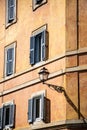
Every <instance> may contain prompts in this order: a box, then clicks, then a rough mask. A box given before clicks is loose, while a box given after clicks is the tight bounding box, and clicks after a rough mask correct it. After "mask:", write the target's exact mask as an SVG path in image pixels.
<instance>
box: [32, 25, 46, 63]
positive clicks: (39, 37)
mask: <svg viewBox="0 0 87 130" xmlns="http://www.w3.org/2000/svg"><path fill="white" fill-rule="evenodd" d="M47 42H48V41H47V31H46V26H44V27H42V28H40V29H38V30H37V31H35V32H33V33H32V36H31V38H30V64H31V65H34V64H36V63H38V62H41V61H44V60H46V59H47V47H48V46H47V44H48V43H47Z"/></svg>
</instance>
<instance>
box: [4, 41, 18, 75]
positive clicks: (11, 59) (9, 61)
mask: <svg viewBox="0 0 87 130" xmlns="http://www.w3.org/2000/svg"><path fill="white" fill-rule="evenodd" d="M15 45H16V44H15V43H14V44H12V45H10V46H7V47H6V48H5V76H10V75H12V74H13V73H14V70H15Z"/></svg>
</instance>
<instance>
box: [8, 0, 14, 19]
mask: <svg viewBox="0 0 87 130" xmlns="http://www.w3.org/2000/svg"><path fill="white" fill-rule="evenodd" d="M14 8H15V0H8V20H9V21H12V20H14Z"/></svg>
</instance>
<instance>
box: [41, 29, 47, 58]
mask: <svg viewBox="0 0 87 130" xmlns="http://www.w3.org/2000/svg"><path fill="white" fill-rule="evenodd" d="M41 47H42V60H45V59H46V53H47V52H46V30H44V31H43V32H42V44H41Z"/></svg>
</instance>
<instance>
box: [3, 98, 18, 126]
mask: <svg viewBox="0 0 87 130" xmlns="http://www.w3.org/2000/svg"><path fill="white" fill-rule="evenodd" d="M11 105H14V100H12V101H9V102H6V103H3V104H2V107H3V108H4V107H8V106H9V107H10V106H11ZM14 109H15V108H14ZM4 111H6V108H5V110H4V109H3V113H4ZM5 114H6V113H5ZM9 119H10V118H9ZM3 121H5V120H4V118H3ZM9 127H13V126H11V124H8V125H5V126H4V128H9Z"/></svg>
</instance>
